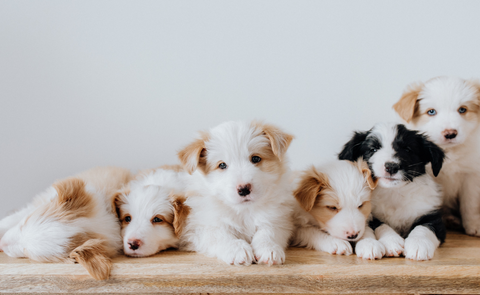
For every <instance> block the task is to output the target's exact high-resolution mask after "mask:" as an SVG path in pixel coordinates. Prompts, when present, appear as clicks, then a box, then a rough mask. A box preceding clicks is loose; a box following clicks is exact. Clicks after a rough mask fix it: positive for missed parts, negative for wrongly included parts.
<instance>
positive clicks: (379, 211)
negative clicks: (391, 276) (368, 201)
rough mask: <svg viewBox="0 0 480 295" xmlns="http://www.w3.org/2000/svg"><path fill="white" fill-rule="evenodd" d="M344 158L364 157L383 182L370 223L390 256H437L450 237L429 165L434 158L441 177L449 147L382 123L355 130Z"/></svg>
mask: <svg viewBox="0 0 480 295" xmlns="http://www.w3.org/2000/svg"><path fill="white" fill-rule="evenodd" d="M338 157H339V159H341V160H350V161H356V160H357V159H358V158H359V157H363V159H364V160H365V161H367V163H368V165H369V167H370V170H371V171H372V173H373V176H374V177H375V179H376V180H377V181H378V186H377V188H376V189H375V190H374V191H373V195H372V215H373V219H372V221H371V222H370V227H371V228H372V229H373V230H374V231H375V236H376V238H377V239H378V240H379V241H380V242H381V243H382V244H383V245H384V246H385V250H386V254H385V255H386V256H400V255H401V254H403V255H404V256H405V257H406V258H409V259H413V260H428V259H431V258H433V255H434V253H435V250H436V249H437V248H438V246H439V245H440V244H441V243H443V242H444V241H445V236H446V229H445V225H444V224H443V222H442V215H441V212H440V208H441V205H442V196H441V191H440V187H439V185H438V184H437V183H435V181H434V180H433V177H431V176H430V175H429V174H427V173H426V172H425V166H426V165H427V164H429V163H431V165H432V171H433V174H434V176H435V177H436V176H437V175H438V173H439V172H440V169H441V168H442V164H443V160H444V158H445V154H444V152H443V150H442V149H441V148H439V147H438V146H437V145H436V144H434V143H433V142H431V141H430V140H428V139H427V137H426V136H424V135H422V134H420V133H418V132H417V131H413V130H409V129H407V128H406V127H405V126H404V125H400V124H399V125H397V124H393V123H381V124H377V125H375V126H374V127H373V128H372V129H370V130H369V131H366V132H355V134H354V136H353V138H352V139H351V140H350V141H349V142H348V143H346V144H345V146H344V148H343V151H342V152H341V153H340V154H339V156H338ZM404 239H405V240H404Z"/></svg>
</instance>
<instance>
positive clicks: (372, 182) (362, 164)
mask: <svg viewBox="0 0 480 295" xmlns="http://www.w3.org/2000/svg"><path fill="white" fill-rule="evenodd" d="M357 167H358V170H360V172H362V174H363V177H364V178H365V182H366V183H367V184H368V187H369V188H370V189H371V190H372V191H373V190H374V189H375V188H376V187H377V184H378V178H377V179H373V175H372V171H371V170H370V168H369V167H368V164H367V162H366V161H364V160H362V159H359V160H358V161H357Z"/></svg>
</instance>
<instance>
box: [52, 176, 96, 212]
mask: <svg viewBox="0 0 480 295" xmlns="http://www.w3.org/2000/svg"><path fill="white" fill-rule="evenodd" d="M53 187H54V188H55V190H56V191H57V193H58V197H57V198H56V199H55V201H54V202H55V203H54V204H53V205H52V206H50V207H49V209H48V210H47V212H46V215H47V216H48V215H50V216H55V217H57V218H59V219H61V220H67V221H71V220H74V219H76V218H81V217H91V216H93V215H94V213H95V201H94V199H93V198H92V196H91V195H90V194H89V193H88V192H86V191H85V182H84V181H83V180H81V179H79V178H75V177H72V178H67V179H65V180H62V181H59V182H57V183H55V184H53Z"/></svg>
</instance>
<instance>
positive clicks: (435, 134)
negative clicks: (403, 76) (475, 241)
mask: <svg viewBox="0 0 480 295" xmlns="http://www.w3.org/2000/svg"><path fill="white" fill-rule="evenodd" d="M393 108H394V109H395V111H396V112H397V113H398V114H399V115H400V117H401V118H402V119H403V120H404V121H405V122H406V123H407V124H408V127H410V128H412V129H416V130H419V131H421V132H423V133H424V134H426V135H427V136H428V137H429V138H430V140H432V141H433V142H434V143H436V144H437V145H438V146H440V147H441V148H442V149H443V150H444V151H445V154H446V159H445V162H444V164H443V169H442V171H441V172H440V174H439V175H438V177H437V178H436V181H437V182H438V183H439V184H440V185H441V186H442V190H443V195H444V197H443V207H444V212H445V216H444V217H445V221H446V223H447V225H449V226H454V227H461V226H462V225H463V227H464V229H465V232H466V233H467V234H469V235H475V236H480V181H479V179H480V142H479V141H480V136H479V128H478V126H479V123H480V84H479V83H478V82H476V81H471V80H463V79H459V78H452V77H438V78H433V79H431V80H429V81H427V82H425V83H419V84H416V85H413V86H410V87H409V88H408V89H407V90H406V91H405V93H404V94H403V96H402V97H401V98H400V100H399V101H398V102H397V103H396V104H395V105H394V106H393ZM459 215H460V216H461V219H460V218H459Z"/></svg>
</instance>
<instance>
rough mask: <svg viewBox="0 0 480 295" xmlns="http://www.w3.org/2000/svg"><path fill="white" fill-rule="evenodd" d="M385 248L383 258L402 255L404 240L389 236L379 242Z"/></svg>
mask: <svg viewBox="0 0 480 295" xmlns="http://www.w3.org/2000/svg"><path fill="white" fill-rule="evenodd" d="M379 242H380V243H382V245H383V246H384V247H385V256H388V257H399V256H400V255H402V254H403V249H404V246H405V239H404V238H402V237H401V236H399V235H390V236H388V237H385V238H381V239H380V240H379Z"/></svg>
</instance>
